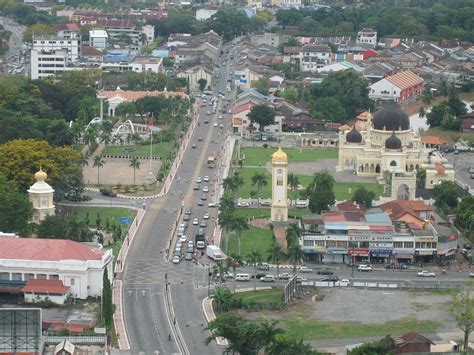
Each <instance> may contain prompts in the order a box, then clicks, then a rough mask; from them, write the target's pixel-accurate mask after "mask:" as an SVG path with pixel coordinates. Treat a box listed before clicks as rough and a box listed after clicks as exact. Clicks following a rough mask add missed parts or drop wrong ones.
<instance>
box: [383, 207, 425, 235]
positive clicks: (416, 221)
mask: <svg viewBox="0 0 474 355" xmlns="http://www.w3.org/2000/svg"><path fill="white" fill-rule="evenodd" d="M378 207H379V208H381V209H382V210H383V211H384V212H385V213H387V215H388V216H389V217H390V219H391V220H392V221H396V222H405V223H407V224H408V225H410V226H413V225H414V226H417V227H418V228H421V229H425V228H426V226H427V223H428V222H429V221H430V220H431V217H432V213H433V210H432V208H431V207H430V206H428V205H426V204H425V203H424V202H423V201H422V200H393V201H390V202H386V203H383V204H381V205H379V206H378Z"/></svg>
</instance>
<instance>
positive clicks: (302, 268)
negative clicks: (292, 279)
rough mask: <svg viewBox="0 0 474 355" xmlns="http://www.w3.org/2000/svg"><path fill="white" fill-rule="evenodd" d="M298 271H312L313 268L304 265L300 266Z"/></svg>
mask: <svg viewBox="0 0 474 355" xmlns="http://www.w3.org/2000/svg"><path fill="white" fill-rule="evenodd" d="M300 272H305V273H306V272H308V273H309V272H313V269H310V268H309V267H306V266H302V267H300Z"/></svg>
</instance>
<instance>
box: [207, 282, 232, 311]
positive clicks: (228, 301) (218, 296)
mask: <svg viewBox="0 0 474 355" xmlns="http://www.w3.org/2000/svg"><path fill="white" fill-rule="evenodd" d="M233 297H234V295H233V294H232V292H230V291H229V289H228V288H226V287H222V286H218V287H216V288H215V289H214V292H213V293H212V295H211V298H212V299H213V300H214V301H215V302H216V305H217V312H218V313H220V312H226V311H228V310H229V309H230V307H231V305H232V299H233Z"/></svg>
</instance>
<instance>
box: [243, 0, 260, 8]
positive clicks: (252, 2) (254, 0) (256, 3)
mask: <svg viewBox="0 0 474 355" xmlns="http://www.w3.org/2000/svg"><path fill="white" fill-rule="evenodd" d="M247 6H249V7H253V8H255V9H261V8H263V5H262V0H247Z"/></svg>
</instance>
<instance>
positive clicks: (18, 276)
mask: <svg viewBox="0 0 474 355" xmlns="http://www.w3.org/2000/svg"><path fill="white" fill-rule="evenodd" d="M12 280H15V281H21V280H22V274H21V273H20V272H13V273H12Z"/></svg>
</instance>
